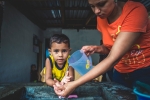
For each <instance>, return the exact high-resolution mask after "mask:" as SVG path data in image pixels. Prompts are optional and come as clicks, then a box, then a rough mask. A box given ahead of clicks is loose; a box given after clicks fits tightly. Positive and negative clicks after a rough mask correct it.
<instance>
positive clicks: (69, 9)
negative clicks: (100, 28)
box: [8, 0, 150, 30]
mask: <svg viewBox="0 0 150 100" xmlns="http://www.w3.org/2000/svg"><path fill="white" fill-rule="evenodd" d="M87 1H88V0H9V1H8V2H9V3H11V4H12V5H13V6H14V7H15V8H17V9H18V10H19V11H20V12H21V13H22V14H24V15H25V16H26V17H27V18H28V19H29V20H31V21H32V22H33V23H35V24H36V25H37V26H39V27H40V28H41V29H42V30H45V29H47V28H52V27H54V28H64V29H96V16H95V15H94V13H93V12H92V10H91V8H90V7H89V5H88V2H87ZM124 1H126V0H124ZM134 1H139V2H141V3H143V4H144V5H145V7H146V8H147V10H148V12H150V0H134Z"/></svg>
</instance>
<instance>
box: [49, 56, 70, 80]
mask: <svg viewBox="0 0 150 100" xmlns="http://www.w3.org/2000/svg"><path fill="white" fill-rule="evenodd" d="M68 58H69V56H68ZM68 58H67V60H66V62H65V63H64V65H63V67H62V68H59V66H58V65H57V63H56V62H55V61H54V58H53V56H52V55H50V60H51V61H50V62H51V63H52V64H51V66H52V76H53V78H55V79H57V80H59V81H61V80H62V79H63V77H64V76H65V73H66V71H67V69H68V67H69V64H68Z"/></svg>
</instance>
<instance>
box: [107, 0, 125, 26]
mask: <svg viewBox="0 0 150 100" xmlns="http://www.w3.org/2000/svg"><path fill="white" fill-rule="evenodd" d="M124 4H125V2H117V3H116V5H115V7H114V10H113V11H112V13H111V14H110V16H109V17H108V18H107V20H108V23H109V24H111V23H113V22H114V21H116V20H117V19H118V18H119V16H120V15H121V13H122V10H123V6H124Z"/></svg>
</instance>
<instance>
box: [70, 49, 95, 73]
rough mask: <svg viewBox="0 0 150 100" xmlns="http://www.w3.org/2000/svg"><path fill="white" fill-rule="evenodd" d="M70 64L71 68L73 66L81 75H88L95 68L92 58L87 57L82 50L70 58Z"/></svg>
mask: <svg viewBox="0 0 150 100" xmlns="http://www.w3.org/2000/svg"><path fill="white" fill-rule="evenodd" d="M68 63H69V66H72V67H73V68H74V69H75V70H76V71H77V72H78V73H79V74H80V75H84V74H86V73H87V72H88V71H89V70H91V69H92V68H93V66H92V59H91V56H88V57H87V56H86V54H85V53H84V52H83V51H81V50H77V51H76V52H74V53H73V54H72V55H71V57H70V58H69V60H68Z"/></svg>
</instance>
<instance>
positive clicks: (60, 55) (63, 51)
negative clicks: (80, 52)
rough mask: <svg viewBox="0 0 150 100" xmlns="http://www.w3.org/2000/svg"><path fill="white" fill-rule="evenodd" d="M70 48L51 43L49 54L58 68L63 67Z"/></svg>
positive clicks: (65, 45)
mask: <svg viewBox="0 0 150 100" xmlns="http://www.w3.org/2000/svg"><path fill="white" fill-rule="evenodd" d="M70 50H71V49H70V48H69V47H68V44H65V43H60V44H58V43H56V42H54V43H52V45H51V49H50V53H51V55H52V56H53V57H54V60H55V61H56V63H57V64H58V66H63V65H64V62H65V61H66V59H67V57H68V55H69V54H70Z"/></svg>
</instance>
